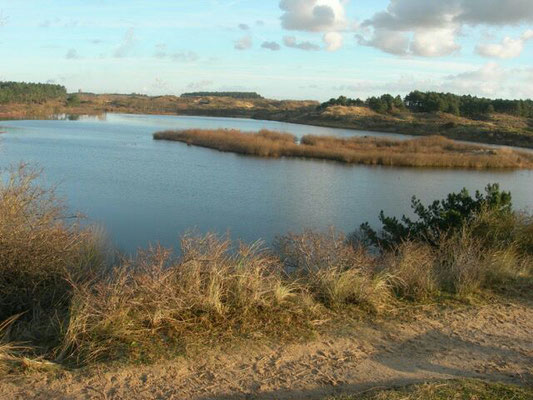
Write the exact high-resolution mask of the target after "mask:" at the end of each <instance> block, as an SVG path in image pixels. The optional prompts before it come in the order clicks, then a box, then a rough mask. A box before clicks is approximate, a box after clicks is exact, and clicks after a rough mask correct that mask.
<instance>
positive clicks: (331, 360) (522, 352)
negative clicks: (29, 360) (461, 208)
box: [0, 304, 533, 399]
mask: <svg viewBox="0 0 533 400" xmlns="http://www.w3.org/2000/svg"><path fill="white" fill-rule="evenodd" d="M452 377H477V378H486V379H492V380H499V381H507V382H514V383H520V384H526V385H531V384H533V305H532V304H529V305H524V304H521V305H517V304H506V305H502V304H498V305H490V306H483V307H477V308H468V309H464V310H459V311H446V312H441V313H440V314H439V315H438V316H435V317H428V316H427V315H422V314H421V315H420V316H419V317H417V318H415V320H413V321H410V322H402V323H397V322H393V321H389V322H381V323H376V324H368V323H365V324H362V326H359V327H357V328H350V329H347V330H345V331H344V332H343V333H342V334H337V335H336V336H331V337H322V338H319V339H316V340H315V341H313V342H312V343H309V344H292V345H289V346H278V347H276V346H271V347H269V348H265V347H262V348H260V349H251V348H250V349H244V350H243V349H241V350H238V351H232V352H229V353H227V354H224V355H221V354H220V353H219V354H215V353H213V354H205V355H204V356H203V357H198V358H196V359H194V360H179V361H174V362H172V363H170V362H169V363H164V364H159V365H153V366H140V367H128V368H125V369H121V370H119V371H117V370H105V371H92V372H91V373H89V374H87V375H85V376H82V375H81V374H79V373H78V374H67V375H66V376H65V377H62V378H60V379H52V378H49V377H46V376H45V375H38V374H36V375H31V376H29V377H26V378H17V379H13V378H10V379H5V380H3V381H2V380H0V398H1V399H33V398H37V399H51V398H54V399H55V398H58V399H80V398H81V399H322V398H323V397H324V396H328V395H333V394H338V393H342V392H346V391H348V392H360V391H364V390H366V389H368V388H370V387H375V386H384V387H389V386H391V385H396V384H404V383H412V382H417V381H421V380H426V379H435V378H438V379H442V378H452Z"/></svg>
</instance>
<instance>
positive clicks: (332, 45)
mask: <svg viewBox="0 0 533 400" xmlns="http://www.w3.org/2000/svg"><path fill="white" fill-rule="evenodd" d="M323 40H324V43H325V45H326V50H327V51H337V50H339V49H340V48H341V47H342V43H343V40H344V38H343V37H342V35H341V34H340V33H338V32H328V33H325V34H324V37H323Z"/></svg>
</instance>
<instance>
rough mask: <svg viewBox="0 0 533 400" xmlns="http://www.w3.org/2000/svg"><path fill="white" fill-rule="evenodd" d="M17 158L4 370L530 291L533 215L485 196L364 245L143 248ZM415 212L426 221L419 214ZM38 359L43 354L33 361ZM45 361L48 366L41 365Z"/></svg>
mask: <svg viewBox="0 0 533 400" xmlns="http://www.w3.org/2000/svg"><path fill="white" fill-rule="evenodd" d="M36 176H37V175H36V174H35V172H33V171H31V170H30V169H28V167H24V166H23V167H21V168H19V169H16V170H11V171H10V172H6V173H4V174H3V176H2V180H0V304H1V305H2V307H1V309H0V321H3V322H0V324H1V325H0V370H2V371H3V372H10V371H15V370H17V369H19V368H22V367H23V366H27V365H28V363H29V361H28V360H30V359H31V360H37V361H34V364H33V365H35V364H37V365H39V362H43V363H44V362H48V363H49V362H54V363H61V364H65V365H86V364H89V363H93V362H97V361H109V360H132V361H133V360H135V361H141V362H146V361H152V360H155V359H157V358H160V357H171V356H173V355H175V354H183V353H186V352H187V348H188V346H190V345H198V344H199V343H209V342H212V341H213V340H217V341H224V340H229V339H231V338H234V337H236V336H239V337H242V336H248V335H253V337H258V336H259V337H260V336H268V337H275V338H276V339H278V340H279V339H282V338H290V337H294V336H299V337H301V335H304V334H306V333H311V332H313V331H314V330H315V329H317V328H316V325H315V324H316V321H323V320H324V319H330V318H333V319H334V318H336V317H340V316H341V315H344V313H352V312H354V313H356V314H358V315H360V314H361V313H363V314H364V313H368V314H372V315H374V314H378V313H382V312H386V311H387V310H394V309H395V308H396V307H397V306H398V305H401V307H406V306H407V307H408V306H409V304H411V303H415V304H416V303H417V302H426V301H430V300H431V301H438V300H439V299H442V298H457V299H467V298H471V297H472V296H478V295H484V294H486V293H499V295H504V296H505V295H513V293H519V294H521V295H524V296H530V295H531V290H530V289H531V287H532V286H531V284H532V273H533V262H532V261H533V242H532V240H533V239H532V238H533V219H532V217H531V216H530V215H526V214H522V213H519V212H515V211H513V210H512V209H511V208H510V207H511V206H510V195H509V194H507V193H500V192H499V189H498V188H497V187H495V186H491V187H489V188H488V189H487V190H488V193H489V198H490V196H496V197H498V198H501V199H505V203H506V205H508V207H507V206H506V207H505V208H504V209H502V208H501V207H499V206H495V205H494V204H493V203H492V202H491V201H490V200H487V199H488V198H487V197H484V198H480V197H478V196H476V198H475V199H474V198H472V199H470V201H468V200H466V199H467V198H468V194H467V193H465V192H462V193H463V194H462V196H463V198H464V199H465V201H466V202H467V203H469V204H477V203H476V201H477V200H476V199H478V200H479V201H480V202H481V203H482V204H480V207H471V208H470V209H469V210H470V212H465V211H463V210H462V209H459V210H455V207H457V204H455V203H445V204H444V203H443V204H444V205H443V207H444V208H443V210H444V211H445V214H446V215H452V214H453V213H454V212H458V213H459V214H460V215H463V216H464V221H468V223H463V224H454V225H451V226H449V228H448V229H447V230H446V231H443V232H442V233H441V235H439V238H438V240H437V241H435V240H431V241H429V240H428V238H426V237H425V236H423V235H422V236H420V235H412V236H409V235H408V236H406V237H405V238H402V239H401V240H397V241H396V242H395V243H391V244H390V245H389V246H387V247H382V248H378V249H377V251H375V250H371V248H369V247H368V246H367V245H366V244H365V243H367V240H366V239H365V231H364V230H363V231H359V232H358V233H357V234H354V235H351V236H350V237H349V238H346V237H345V236H344V235H343V234H341V233H340V232H337V231H335V230H333V229H331V230H329V231H327V232H316V231H305V232H303V233H289V234H287V235H284V236H281V237H279V238H278V239H277V240H276V242H275V244H274V246H273V247H272V248H271V249H269V248H266V247H264V246H263V244H261V243H255V244H251V245H247V244H243V243H237V244H236V243H232V242H231V241H230V240H229V239H228V238H227V237H220V236H217V235H214V234H207V235H194V234H187V235H185V236H183V238H182V240H181V255H180V256H177V255H176V254H174V253H173V252H172V251H171V250H170V249H165V248H162V247H158V246H156V247H152V248H149V249H148V250H145V251H140V252H139V253H138V254H137V255H136V256H135V257H132V258H125V257H111V255H112V254H111V253H110V251H109V249H108V248H107V247H106V245H105V242H104V241H103V240H102V239H101V235H99V234H98V233H97V231H95V230H94V229H91V228H90V227H85V226H83V225H82V224H80V223H79V221H77V220H72V219H70V218H68V217H69V215H68V214H66V213H65V209H64V208H63V207H62V205H61V203H60V202H58V200H57V199H56V197H55V196H54V193H53V191H50V190H47V189H43V188H41V187H39V186H38V185H36V182H35V178H36ZM421 223H423V224H433V222H432V220H423V221H422V222H421ZM39 360H41V361H39ZM47 365H49V364H47Z"/></svg>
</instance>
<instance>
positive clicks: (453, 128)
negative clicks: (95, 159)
mask: <svg viewBox="0 0 533 400" xmlns="http://www.w3.org/2000/svg"><path fill="white" fill-rule="evenodd" d="M79 99H80V102H79V104H75V105H73V104H70V105H69V104H67V103H65V102H62V101H48V102H45V103H42V104H12V103H9V104H1V105H0V120H2V119H4V120H17V119H50V118H51V117H52V116H54V115H58V114H67V115H101V114H105V113H124V114H156V115H182V116H206V117H226V118H249V119H256V120H268V121H279V122H288V123H294V124H301V125H311V126H322V127H331V128H341V129H353V130H360V131H361V130H362V131H369V132H386V133H398V134H406V135H413V136H432V135H439V136H444V137H447V138H449V139H454V140H461V141H467V142H475V143H485V144H494V145H504V146H514V147H523V148H532V149H533V128H532V126H533V125H532V121H531V120H530V119H527V118H523V117H514V116H509V115H504V114H493V115H491V116H490V117H489V118H487V119H485V120H472V119H467V118H462V117H457V116H454V115H451V114H446V113H440V112H439V113H416V114H412V113H411V114H401V113H400V114H396V115H384V114H379V113H375V112H373V111H371V110H369V109H367V108H364V107H355V106H331V107H328V108H327V109H324V110H321V109H319V108H317V107H318V105H319V103H318V102H315V101H300V100H282V101H280V100H270V99H247V100H242V99H234V98H229V97H227V98H225V97H217V98H214V97H207V98H204V97H200V98H182V97H177V96H158V97H149V96H144V95H118V94H116V95H115V94H112V95H111V94H102V95H95V94H83V93H82V94H79Z"/></svg>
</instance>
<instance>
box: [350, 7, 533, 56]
mask: <svg viewBox="0 0 533 400" xmlns="http://www.w3.org/2000/svg"><path fill="white" fill-rule="evenodd" d="M529 21H533V1H532V0H447V1H444V0H442V1H437V0H431V1H429V0H390V2H389V5H388V7H387V9H386V10H384V11H380V12H378V13H376V14H374V16H373V17H372V18H370V19H368V20H366V21H364V22H363V23H362V25H361V27H362V28H363V29H366V30H367V32H366V35H362V34H359V35H357V36H356V37H357V38H358V41H359V43H360V44H363V45H367V46H373V47H376V48H379V49H381V50H383V51H385V52H389V53H393V54H412V55H416V56H423V57H437V56H446V55H450V54H452V53H454V52H456V51H458V50H459V49H460V46H459V44H458V43H456V39H457V36H458V35H459V33H460V32H461V30H462V28H463V26H465V25H471V26H474V25H479V24H484V25H488V26H494V25H498V26H503V25H509V24H517V23H521V22H529ZM406 41H407V42H408V45H407V46H406V45H405V42H406ZM508 44H509V43H508ZM515 46H516V44H515ZM480 51H484V52H485V53H501V52H502V51H499V49H496V48H494V47H492V48H487V49H481V50H480ZM514 53H516V50H515V51H514ZM514 53H513V54H514Z"/></svg>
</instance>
